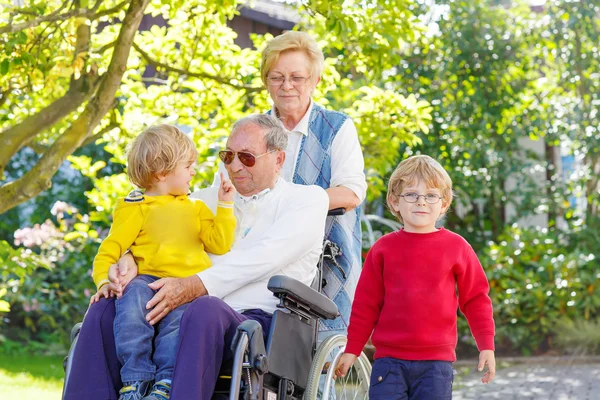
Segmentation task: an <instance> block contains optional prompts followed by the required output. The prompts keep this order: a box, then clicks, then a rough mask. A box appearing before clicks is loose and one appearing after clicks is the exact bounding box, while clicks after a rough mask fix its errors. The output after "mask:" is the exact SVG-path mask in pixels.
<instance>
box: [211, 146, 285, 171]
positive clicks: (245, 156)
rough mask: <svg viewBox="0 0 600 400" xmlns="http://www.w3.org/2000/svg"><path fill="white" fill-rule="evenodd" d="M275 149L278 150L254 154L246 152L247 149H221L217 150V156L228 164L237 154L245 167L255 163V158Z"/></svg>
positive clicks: (269, 152)
mask: <svg viewBox="0 0 600 400" xmlns="http://www.w3.org/2000/svg"><path fill="white" fill-rule="evenodd" d="M275 151H279V149H275V150H271V151H267V152H266V153H262V154H259V155H257V156H255V155H254V154H252V153H248V152H247V151H232V150H223V151H220V152H219V158H220V159H221V161H223V164H225V165H229V164H231V163H232V162H233V159H234V158H235V155H236V154H237V156H238V159H239V160H240V162H241V163H242V164H244V165H245V166H246V167H253V166H254V164H256V159H257V158H260V157H262V156H265V155H267V154H271V153H273V152H275Z"/></svg>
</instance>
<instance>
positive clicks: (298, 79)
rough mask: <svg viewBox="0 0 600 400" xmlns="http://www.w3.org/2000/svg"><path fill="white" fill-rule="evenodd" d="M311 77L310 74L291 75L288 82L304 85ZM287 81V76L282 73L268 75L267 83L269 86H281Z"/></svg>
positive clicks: (294, 84)
mask: <svg viewBox="0 0 600 400" xmlns="http://www.w3.org/2000/svg"><path fill="white" fill-rule="evenodd" d="M309 79H310V75H309V76H290V77H289V78H287V80H288V82H290V83H291V84H292V86H302V85H304V84H305V83H306V82H308V80H309ZM285 81H286V78H285V77H284V76H282V75H272V76H269V77H267V83H268V84H269V86H281V85H283V83H284V82H285Z"/></svg>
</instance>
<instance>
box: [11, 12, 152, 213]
mask: <svg viewBox="0 0 600 400" xmlns="http://www.w3.org/2000/svg"><path fill="white" fill-rule="evenodd" d="M149 1H150V0H132V1H131V4H130V5H129V8H128V9H127V13H126V15H125V19H124V20H123V24H122V25H121V31H120V33H119V37H118V39H117V42H116V44H115V49H114V52H113V56H112V60H111V62H110V65H109V67H108V70H107V71H106V74H105V75H104V77H103V78H102V81H101V83H100V87H99V89H98V91H97V92H96V93H95V95H94V96H93V97H92V99H91V100H90V101H89V102H88V104H87V105H86V107H85V110H84V111H83V112H82V113H81V115H80V116H79V117H78V118H77V120H76V121H74V122H73V124H71V126H70V127H69V128H67V129H66V131H65V132H64V133H63V134H62V135H61V136H60V137H59V138H58V139H56V141H55V142H54V143H53V144H52V146H51V147H50V148H49V149H48V151H47V152H46V153H44V155H43V156H42V158H40V160H39V161H38V162H37V164H36V165H35V166H34V167H33V168H32V169H31V170H30V171H29V172H27V173H26V174H25V175H23V176H22V177H21V178H19V179H17V180H15V181H13V182H10V183H8V184H6V185H4V186H2V187H1V188H0V213H3V212H4V211H7V210H9V209H11V208H12V207H14V206H16V205H18V204H20V203H23V202H24V201H26V200H29V199H31V198H32V197H35V196H37V195H38V194H39V193H40V192H42V191H43V190H46V189H48V188H49V187H50V186H51V184H52V176H54V174H55V173H56V171H57V170H58V168H59V167H60V165H61V164H62V163H63V162H64V160H65V159H66V158H67V157H68V156H69V155H70V154H72V153H73V152H74V151H75V150H76V149H77V148H78V147H79V146H80V145H81V143H83V141H84V140H85V139H86V138H87V137H88V136H89V135H91V134H92V132H93V130H94V128H95V127H96V126H97V125H98V123H100V121H101V119H102V118H103V117H104V115H105V114H106V113H107V112H108V111H109V109H110V107H111V105H112V104H113V99H114V97H115V94H116V92H117V90H118V88H119V86H120V84H121V79H122V77H123V74H124V73H125V71H126V69H127V58H128V57H129V53H130V51H131V46H132V43H133V38H134V36H135V34H136V32H137V29H138V27H139V25H140V22H141V20H142V17H143V15H144V10H145V9H146V7H147V6H148V3H149Z"/></svg>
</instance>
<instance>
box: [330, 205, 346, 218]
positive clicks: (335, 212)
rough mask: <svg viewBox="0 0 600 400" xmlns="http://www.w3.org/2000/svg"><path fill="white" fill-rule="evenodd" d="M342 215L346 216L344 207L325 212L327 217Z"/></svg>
mask: <svg viewBox="0 0 600 400" xmlns="http://www.w3.org/2000/svg"><path fill="white" fill-rule="evenodd" d="M344 214H346V209H345V208H344V207H339V208H332V209H331V210H329V211H327V216H328V217H336V216H339V215H344Z"/></svg>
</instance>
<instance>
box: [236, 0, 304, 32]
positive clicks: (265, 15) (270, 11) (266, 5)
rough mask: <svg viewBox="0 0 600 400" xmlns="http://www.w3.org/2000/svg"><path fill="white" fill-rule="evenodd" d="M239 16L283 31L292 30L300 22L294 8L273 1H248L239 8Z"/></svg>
mask: <svg viewBox="0 0 600 400" xmlns="http://www.w3.org/2000/svg"><path fill="white" fill-rule="evenodd" d="M240 15H241V16H242V17H244V18H248V19H250V20H252V21H256V22H260V23H263V24H265V25H269V26H273V27H275V28H279V29H283V30H290V29H292V28H293V27H294V26H295V25H296V24H297V23H298V22H299V21H300V14H299V13H298V10H297V9H296V8H295V7H294V6H292V5H290V4H286V3H282V2H280V1H273V0H250V1H248V2H247V3H246V4H245V5H242V6H241V7H240Z"/></svg>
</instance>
